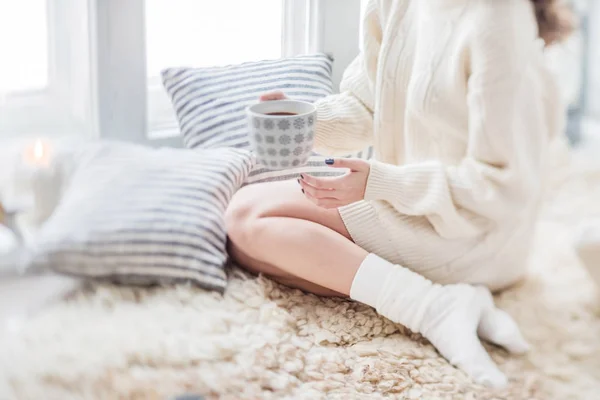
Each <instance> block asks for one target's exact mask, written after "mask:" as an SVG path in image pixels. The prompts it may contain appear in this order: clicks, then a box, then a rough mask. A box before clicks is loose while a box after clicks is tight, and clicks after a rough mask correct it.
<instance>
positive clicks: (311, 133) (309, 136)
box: [308, 131, 315, 140]
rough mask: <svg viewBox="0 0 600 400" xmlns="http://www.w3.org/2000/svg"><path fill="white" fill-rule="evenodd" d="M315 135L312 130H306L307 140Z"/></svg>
mask: <svg viewBox="0 0 600 400" xmlns="http://www.w3.org/2000/svg"><path fill="white" fill-rule="evenodd" d="M314 137H315V132H314V131H308V140H312V139H313V138H314Z"/></svg>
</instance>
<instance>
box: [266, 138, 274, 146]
mask: <svg viewBox="0 0 600 400" xmlns="http://www.w3.org/2000/svg"><path fill="white" fill-rule="evenodd" d="M265 142H267V143H269V144H273V143H275V136H267V137H266V138H265Z"/></svg>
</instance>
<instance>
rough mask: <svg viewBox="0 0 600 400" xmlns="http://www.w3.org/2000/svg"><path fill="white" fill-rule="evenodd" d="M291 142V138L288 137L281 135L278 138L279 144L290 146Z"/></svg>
mask: <svg viewBox="0 0 600 400" xmlns="http://www.w3.org/2000/svg"><path fill="white" fill-rule="evenodd" d="M291 141H292V138H291V137H289V136H288V135H282V136H280V137H279V143H281V144H283V145H286V144H290V143H291Z"/></svg>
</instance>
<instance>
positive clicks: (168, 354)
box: [0, 167, 600, 400]
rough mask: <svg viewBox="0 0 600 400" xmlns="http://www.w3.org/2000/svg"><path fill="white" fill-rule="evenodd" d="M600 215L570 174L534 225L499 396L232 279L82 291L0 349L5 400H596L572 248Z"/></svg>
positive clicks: (308, 304) (331, 303)
mask: <svg viewBox="0 0 600 400" xmlns="http://www.w3.org/2000/svg"><path fill="white" fill-rule="evenodd" d="M599 215H600V170H598V169H585V168H583V169H582V168H580V167H578V168H576V170H575V171H571V173H570V174H569V176H567V179H566V180H565V183H564V184H562V185H561V186H560V189H557V190H556V191H553V194H552V196H551V198H550V199H549V200H548V202H547V204H546V206H545V208H544V209H543V210H542V218H541V221H540V223H539V229H538V234H537V240H536V245H535V249H534V252H533V257H532V260H531V265H530V268H531V272H530V274H529V276H528V278H527V279H526V280H525V281H524V282H522V283H521V284H519V285H518V286H516V287H514V288H512V289H510V290H508V291H505V292H504V293H502V294H500V295H498V296H497V297H496V300H497V304H498V305H499V306H500V307H502V308H503V309H505V310H507V311H508V312H509V313H510V314H511V315H512V316H514V318H516V320H517V321H518V322H519V324H520V326H521V328H522V330H523V332H524V335H525V337H526V338H527V339H528V340H529V341H530V342H531V344H532V346H533V348H532V351H531V352H530V353H529V354H527V355H525V356H520V357H513V356H510V355H508V354H507V353H506V352H505V351H503V350H501V349H499V348H496V347H492V346H488V347H487V348H488V350H489V351H490V352H491V354H492V356H493V358H494V360H495V361H496V362H497V363H498V364H499V365H500V368H501V369H502V370H503V371H504V372H505V373H506V374H507V375H508V376H509V378H510V386H509V387H508V388H507V389H504V390H500V391H493V390H489V389H486V388H484V387H482V386H478V385H475V384H473V382H471V381H470V380H469V378H468V377H467V376H465V374H463V373H462V372H460V371H458V370H457V369H455V368H453V367H452V366H450V365H449V364H448V363H447V362H446V361H445V360H444V359H443V358H442V357H440V356H439V354H438V353H437V352H436V351H435V349H434V348H433V347H431V346H430V345H429V344H428V343H427V341H426V340H424V339H423V338H421V337H420V336H419V335H416V334H411V333H410V332H408V331H407V330H406V329H404V328H403V327H401V326H399V325H396V324H393V323H391V322H390V321H388V320H386V319H384V318H381V317H379V316H378V315H377V314H376V313H375V312H374V311H373V310H372V309H370V308H368V307H365V306H363V305H360V304H355V303H352V302H350V301H345V300H340V299H324V298H318V297H315V296H312V295H306V294H303V293H301V292H299V291H297V290H291V289H288V288H285V287H282V286H280V285H278V284H275V283H273V282H272V281H270V280H268V279H264V278H255V277H251V276H248V275H246V274H244V273H242V272H241V271H239V270H233V271H232V273H231V275H232V278H231V284H230V286H229V289H228V291H227V293H226V294H225V296H224V297H221V296H219V295H216V294H212V293H207V292H204V291H202V290H198V289H195V288H192V287H187V286H180V287H174V288H155V289H140V288H137V289H136V288H124V287H115V286H111V285H104V284H96V285H89V286H87V287H85V288H83V289H81V290H79V291H78V292H77V293H75V294H74V295H72V296H70V297H69V298H67V299H65V300H64V301H61V302H59V303H56V304H52V305H48V306H47V307H46V308H45V309H44V310H43V311H42V312H41V313H39V314H37V315H36V316H34V317H33V318H31V319H29V320H28V321H27V322H26V323H25V326H24V327H23V328H22V330H21V331H20V332H19V333H18V334H12V335H10V336H7V337H4V338H2V340H1V342H0V399H71V398H74V399H79V398H82V399H168V398H171V397H173V396H175V395H181V394H184V393H197V394H203V395H205V396H206V398H207V399H212V398H222V399H283V398H293V399H323V398H328V399H344V400H346V399H379V398H398V399H438V398H439V399H540V400H542V399H544V400H545V399H561V400H565V399H597V398H600V397H599V396H600V394H599V393H600V312H599V308H600V307H599V306H598V304H599V303H598V299H597V296H598V289H597V287H596V286H595V285H594V283H593V282H592V281H591V279H590V277H589V275H588V273H587V271H586V270H585V268H584V267H583V266H582V265H581V264H580V262H579V261H578V259H577V257H576V255H575V253H574V251H573V248H572V244H571V240H572V238H573V235H574V233H575V231H576V228H577V226H578V225H579V223H580V222H582V221H585V220H586V219H588V218H590V217H592V216H594V217H597V216H599Z"/></svg>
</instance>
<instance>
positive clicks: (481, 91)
mask: <svg viewBox="0 0 600 400" xmlns="http://www.w3.org/2000/svg"><path fill="white" fill-rule="evenodd" d="M364 27H365V29H364V37H363V44H364V47H363V52H362V54H361V55H360V56H359V57H358V58H357V59H356V60H355V61H354V62H353V63H352V64H351V66H350V67H349V68H348V69H347V71H346V73H345V76H344V79H343V82H342V85H341V93H340V94H339V95H335V96H331V97H328V98H326V99H324V100H323V101H321V102H320V103H319V105H318V110H319V124H318V129H317V135H316V141H317V148H318V150H320V151H321V152H323V153H325V154H331V155H342V154H348V153H350V152H352V151H355V150H358V149H362V148H364V147H366V146H369V145H373V146H374V149H375V157H376V160H377V161H373V162H372V164H371V173H370V175H369V179H368V183H367V189H366V193H365V200H366V202H360V203H356V204H353V205H350V206H348V207H344V208H342V209H341V210H340V211H341V214H342V217H343V219H344V221H345V222H346V225H347V227H348V229H349V231H350V233H351V234H352V235H353V238H354V237H355V236H357V237H362V238H363V239H362V241H363V242H364V241H369V240H371V242H372V241H373V240H379V239H369V236H370V237H372V238H374V237H376V236H378V234H376V233H374V232H373V230H374V229H377V230H379V229H381V227H380V226H378V224H380V225H384V226H385V237H387V238H388V240H387V243H379V244H377V243H371V246H370V247H371V248H372V249H373V250H378V249H379V250H380V251H379V253H386V251H387V252H388V253H389V252H390V251H391V250H390V246H398V247H399V248H401V247H402V246H405V243H407V241H408V240H409V239H412V240H415V238H414V237H411V238H408V237H406V235H407V233H406V232H409V231H410V229H409V230H407V229H405V228H406V227H396V226H395V225H394V223H390V221H408V223H409V224H410V223H411V222H410V221H413V222H414V223H415V224H417V225H421V228H420V229H413V232H416V233H410V235H411V236H414V235H417V236H418V238H417V240H419V241H427V240H432V241H433V242H435V243H437V245H435V246H434V247H431V248H428V247H422V246H421V247H420V249H421V250H414V251H436V252H440V253H442V254H443V253H444V251H445V250H446V249H447V247H445V246H455V245H456V243H458V242H457V241H463V242H464V243H467V242H468V243H469V245H468V246H470V248H472V249H473V250H472V251H478V252H484V253H485V252H488V253H494V252H499V251H501V247H503V246H505V245H506V243H507V242H508V241H509V239H510V236H511V234H509V233H508V232H513V231H515V230H517V228H519V227H522V226H524V225H527V226H528V227H529V226H531V224H532V223H533V222H532V221H534V219H535V218H534V215H535V210H536V208H537V205H538V203H539V199H540V193H541V190H542V176H543V174H542V171H543V168H544V165H545V161H546V160H545V157H546V154H547V148H548V144H549V141H550V139H551V138H552V137H554V136H557V134H558V133H559V132H560V131H561V129H562V128H563V120H564V118H563V115H564V109H563V107H562V105H561V103H560V99H559V93H558V88H557V85H556V84H555V83H554V80H553V79H554V77H553V76H552V75H551V74H550V73H549V72H548V71H547V69H546V68H545V65H544V57H543V43H542V41H541V39H539V38H538V31H537V23H536V19H535V15H534V12H533V8H532V4H531V1H530V0H370V2H369V4H368V6H367V10H366V14H365V17H364ZM402 216H413V217H415V218H414V219H410V218H404V219H402V218H401V217H402ZM374 217H376V218H377V221H379V223H378V222H377V221H374V220H373V218H374ZM399 218H400V219H399ZM423 219H426V221H424V220H423ZM374 226H375V228H373V227H374ZM426 226H429V228H430V229H426V228H427V227H426ZM522 230H523V229H521V231H522ZM419 232H420V233H419ZM494 232H496V233H497V234H495V235H494V234H493V233H494ZM498 232H504V233H498ZM380 236H381V235H380ZM484 238H485V242H486V246H485V248H482V247H481V246H474V245H471V244H472V243H475V242H472V240H474V239H475V240H477V241H482V240H484ZM358 241H359V242H360V241H361V240H358ZM500 242H502V243H500ZM359 244H360V243H359ZM407 251H409V250H407ZM448 253H449V254H450V253H452V252H451V251H449V252H448ZM461 254H462V253H461ZM383 256H385V254H383ZM483 256H484V254H482V258H481V259H485V257H483ZM448 257H456V255H449V256H448ZM388 258H389V257H388ZM463 258H464V257H463ZM400 259H402V261H404V262H408V263H410V262H411V261H410V260H421V261H422V259H423V255H414V257H413V258H411V257H410V256H406V257H403V256H402V255H401V256H400ZM470 259H473V258H472V257H471V258H470ZM449 261H450V260H448V262H449ZM435 263H437V264H440V265H441V264H444V263H446V261H444V259H443V257H442V258H439V259H437V261H435Z"/></svg>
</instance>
